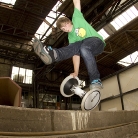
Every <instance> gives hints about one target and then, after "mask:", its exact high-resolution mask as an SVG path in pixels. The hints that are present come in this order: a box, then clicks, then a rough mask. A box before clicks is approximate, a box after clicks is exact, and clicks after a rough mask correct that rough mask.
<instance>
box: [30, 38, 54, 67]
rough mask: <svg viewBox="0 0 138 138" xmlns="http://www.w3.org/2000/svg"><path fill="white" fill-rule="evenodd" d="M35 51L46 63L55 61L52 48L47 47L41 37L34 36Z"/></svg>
mask: <svg viewBox="0 0 138 138" xmlns="http://www.w3.org/2000/svg"><path fill="white" fill-rule="evenodd" d="M33 48H34V52H35V53H36V54H37V55H38V56H39V57H40V59H41V60H42V61H43V62H44V63H45V64H46V65H48V64H51V63H53V62H54V61H55V59H54V53H53V50H52V48H46V46H45V48H44V47H43V44H42V43H41V41H40V40H39V39H37V38H36V37H35V38H34V43H33Z"/></svg>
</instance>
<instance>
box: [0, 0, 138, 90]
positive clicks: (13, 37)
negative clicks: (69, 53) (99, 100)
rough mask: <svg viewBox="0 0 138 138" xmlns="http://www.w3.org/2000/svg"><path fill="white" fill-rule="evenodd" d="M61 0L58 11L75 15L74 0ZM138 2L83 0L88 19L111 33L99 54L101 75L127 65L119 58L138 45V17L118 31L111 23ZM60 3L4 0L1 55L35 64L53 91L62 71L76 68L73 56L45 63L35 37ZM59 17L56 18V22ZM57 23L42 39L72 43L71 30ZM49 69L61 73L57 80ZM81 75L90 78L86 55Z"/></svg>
mask: <svg viewBox="0 0 138 138" xmlns="http://www.w3.org/2000/svg"><path fill="white" fill-rule="evenodd" d="M60 2H61V3H63V4H62V5H61V6H60V7H59V9H58V11H56V12H60V13H63V14H65V15H66V16H67V17H69V18H71V15H72V13H73V3H72V0H66V1H65V2H63V1H62V0H60ZM137 2H138V0H133V1H132V0H110V1H109V0H81V5H82V13H83V14H84V16H85V18H86V20H87V21H88V22H89V23H90V24H91V25H92V26H93V27H94V28H95V29H96V30H97V31H98V30H100V29H101V28H104V29H105V30H107V32H109V33H110V34H111V36H110V37H109V38H107V39H106V47H105V49H104V52H103V53H102V54H100V55H99V56H97V57H95V58H96V61H97V66H98V69H99V72H100V74H101V78H104V77H106V76H108V75H111V74H113V73H115V72H117V71H119V70H121V69H123V68H124V66H122V65H119V64H117V62H118V61H119V60H121V59H122V58H124V57H126V56H127V55H129V54H131V53H133V52H135V51H137V49H138V18H136V19H134V20H133V21H131V22H130V23H129V24H127V25H126V26H124V27H123V28H122V29H120V30H118V31H116V32H114V31H113V30H112V27H111V26H110V25H109V23H110V22H111V21H112V20H113V19H114V18H115V17H117V16H118V15H119V14H121V13H122V12H123V11H125V10H126V9H128V8H129V7H131V6H132V5H136V7H138V3H137ZM56 3H57V0H39V1H38V0H37V1H36V0H16V2H15V4H14V5H11V4H6V3H3V2H0V58H2V59H4V60H9V61H11V63H12V64H15V63H16V62H21V63H23V64H33V65H34V66H35V68H34V70H35V71H36V78H37V79H38V80H39V82H41V83H43V84H45V85H47V86H49V90H50V89H51V90H53V91H54V90H56V91H57V87H58V88H59V86H60V84H61V81H62V80H61V79H59V80H58V78H59V77H60V74H64V77H65V76H67V75H69V74H70V73H71V72H73V64H72V59H68V60H65V61H61V62H59V63H53V64H51V65H44V63H43V62H42V61H41V60H40V58H39V57H38V56H37V55H36V54H35V53H34V50H33V47H32V38H33V37H34V35H35V33H36V31H37V30H38V28H39V26H40V25H41V24H42V22H43V21H44V22H45V23H47V24H48V22H47V21H46V19H45V18H46V16H47V15H48V13H49V12H50V11H51V10H52V8H53V6H54V5H55V4H56ZM51 18H52V17H51ZM57 18H58V16H57ZM57 18H55V19H54V23H55V22H56V20H57ZM54 23H52V24H49V28H48V30H49V29H50V28H52V33H51V34H50V35H49V36H48V37H46V38H45V37H44V36H45V34H46V32H47V31H48V30H46V32H45V33H44V34H42V36H41V37H40V40H41V41H43V42H44V43H45V44H46V45H51V46H52V47H54V48H60V47H64V46H66V45H68V40H67V34H66V33H63V32H60V31H59V30H58V29H57V28H55V27H54V26H53V24H54ZM49 72H55V73H58V74H59V76H58V77H57V79H55V80H54V81H52V80H51V81H50V80H48V78H46V79H45V80H44V77H42V76H45V74H48V73H49ZM79 78H80V79H82V80H86V81H88V80H89V77H88V74H87V70H86V67H85V65H84V62H83V60H82V59H81V64H80V72H79ZM44 82H45V83H44ZM58 91H59V89H58Z"/></svg>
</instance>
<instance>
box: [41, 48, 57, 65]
mask: <svg viewBox="0 0 138 138" xmlns="http://www.w3.org/2000/svg"><path fill="white" fill-rule="evenodd" d="M44 50H45V52H46V53H47V54H49V56H50V57H51V58H52V62H54V61H55V57H54V52H53V49H52V47H51V46H44Z"/></svg>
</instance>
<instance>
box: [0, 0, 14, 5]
mask: <svg viewBox="0 0 138 138" xmlns="http://www.w3.org/2000/svg"><path fill="white" fill-rule="evenodd" d="M0 2H4V3H7V4H12V5H14V4H15V2H16V0H0Z"/></svg>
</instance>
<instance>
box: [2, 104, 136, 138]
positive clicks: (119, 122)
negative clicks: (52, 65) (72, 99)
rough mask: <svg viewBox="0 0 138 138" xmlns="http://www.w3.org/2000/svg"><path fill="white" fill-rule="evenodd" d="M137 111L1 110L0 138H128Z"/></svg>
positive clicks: (15, 108) (133, 127)
mask: <svg viewBox="0 0 138 138" xmlns="http://www.w3.org/2000/svg"><path fill="white" fill-rule="evenodd" d="M137 132H138V111H114V112H113V111H97V112H93V111H89V112H85V111H64V110H61V111H60V110H43V109H27V108H21V107H8V106H0V137H6V138H7V137H9V138H11V137H20V138H24V137H25V138H26V137H33V138H38V137H42V138H77V137H78V138H86V137H88V138H129V137H128V135H132V134H136V133H137Z"/></svg>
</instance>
